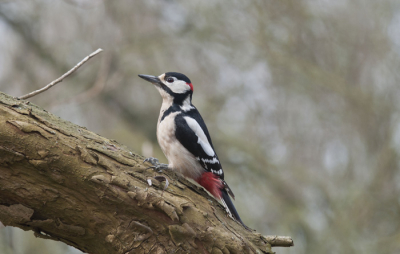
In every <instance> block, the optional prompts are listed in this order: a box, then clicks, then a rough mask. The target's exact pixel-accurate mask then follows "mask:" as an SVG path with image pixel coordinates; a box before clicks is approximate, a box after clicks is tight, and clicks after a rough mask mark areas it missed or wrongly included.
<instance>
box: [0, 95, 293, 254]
mask: <svg viewBox="0 0 400 254" xmlns="http://www.w3.org/2000/svg"><path fill="white" fill-rule="evenodd" d="M0 116H1V118H0V186H1V188H0V220H1V221H2V222H3V224H4V225H6V226H7V225H8V226H15V227H19V228H22V229H24V230H33V231H34V232H35V235H36V236H38V237H41V238H45V239H53V240H57V241H62V242H65V243H67V244H69V245H71V246H74V247H76V248H78V249H80V250H82V251H84V252H88V253H96V254H102V253H149V252H151V253H188V252H191V253H272V251H271V246H291V245H293V244H292V243H293V242H292V241H291V239H290V238H284V237H274V236H262V235H261V234H259V233H256V232H250V231H248V230H246V229H245V228H243V226H242V225H241V224H239V223H237V222H235V221H233V220H232V219H230V218H229V217H227V216H226V213H225V211H224V209H223V207H222V206H221V205H220V204H219V202H217V200H215V199H214V198H213V197H212V196H210V195H209V194H208V193H207V192H206V191H205V190H204V189H203V188H202V187H200V186H199V185H197V184H196V183H194V182H192V181H190V180H187V179H186V178H183V177H181V176H180V175H178V174H177V173H175V172H169V173H168V174H165V173H155V172H154V171H152V170H151V169H147V168H148V166H149V165H143V163H142V161H143V159H144V158H143V157H141V156H139V155H136V154H134V153H132V152H130V151H129V150H128V149H127V148H126V147H124V146H123V145H121V144H118V143H117V142H115V141H112V140H109V139H107V138H104V137H101V136H99V135H97V134H95V133H93V132H90V131H88V130H86V129H85V128H83V127H80V126H77V125H74V124H72V123H70V122H67V121H64V120H62V119H60V118H58V117H56V116H54V115H52V114H50V113H48V112H46V111H44V110H43V109H41V108H39V107H37V106H35V105H33V104H26V103H24V102H22V101H20V100H17V99H14V98H12V97H11V96H8V95H5V94H3V93H0ZM159 176H162V177H166V178H168V179H169V182H170V183H169V185H168V187H167V188H166V190H164V186H165V185H164V184H162V183H161V182H159V180H160V179H163V178H162V177H159ZM149 178H150V179H151V180H152V186H149V184H148V182H147V180H148V179H149ZM157 179H158V180H157Z"/></svg>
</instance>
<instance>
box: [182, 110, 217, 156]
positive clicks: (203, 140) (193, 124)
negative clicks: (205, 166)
mask: <svg viewBox="0 0 400 254" xmlns="http://www.w3.org/2000/svg"><path fill="white" fill-rule="evenodd" d="M183 118H184V119H185V120H186V123H187V124H188V126H189V127H190V129H192V130H193V131H194V133H195V134H196V136H197V137H198V140H197V143H199V144H200V145H201V147H202V148H203V150H204V152H205V153H206V154H207V155H208V156H211V157H212V156H214V155H215V152H214V149H212V147H211V145H210V143H208V140H207V137H206V134H204V131H203V130H202V129H201V127H200V125H199V123H198V122H197V121H196V120H194V119H193V118H191V117H188V116H185V117H183Z"/></svg>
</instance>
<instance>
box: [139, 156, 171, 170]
mask: <svg viewBox="0 0 400 254" xmlns="http://www.w3.org/2000/svg"><path fill="white" fill-rule="evenodd" d="M145 162H149V163H150V164H151V165H153V166H150V167H148V168H147V169H149V168H152V169H154V170H157V171H158V172H162V171H163V170H167V169H168V164H164V163H160V162H159V161H158V159H157V158H153V157H149V158H147V159H145V160H144V161H143V163H145Z"/></svg>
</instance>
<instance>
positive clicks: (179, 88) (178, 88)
mask: <svg viewBox="0 0 400 254" xmlns="http://www.w3.org/2000/svg"><path fill="white" fill-rule="evenodd" d="M165 84H166V85H167V86H168V87H169V88H170V89H171V90H172V92H174V93H186V92H187V91H189V90H190V86H189V85H188V84H186V82H185V81H182V80H176V81H175V82H174V83H171V84H170V83H168V82H166V83H165Z"/></svg>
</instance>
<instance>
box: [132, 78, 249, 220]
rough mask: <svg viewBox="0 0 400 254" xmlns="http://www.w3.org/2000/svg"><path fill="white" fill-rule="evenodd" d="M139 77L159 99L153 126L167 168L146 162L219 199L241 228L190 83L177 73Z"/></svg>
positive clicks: (152, 160)
mask: <svg viewBox="0 0 400 254" xmlns="http://www.w3.org/2000/svg"><path fill="white" fill-rule="evenodd" d="M139 77H141V78H142V79H144V80H146V81H149V82H151V83H152V84H154V85H155V87H156V88H157V90H158V91H159V92H160V94H161V97H162V99H163V102H162V105H161V110H160V116H159V117H158V122H157V139H158V143H159V144H160V147H161V149H162V151H163V152H164V154H165V156H166V157H167V159H168V163H169V164H168V165H167V164H159V163H158V160H156V159H154V158H150V159H148V161H150V162H151V163H152V164H153V165H155V166H156V168H157V169H163V168H169V169H173V170H177V171H179V172H180V173H182V174H183V175H184V176H186V177H189V178H192V179H194V180H195V181H197V182H198V183H199V184H200V185H202V186H203V187H204V188H205V189H207V190H208V191H209V192H210V193H211V194H212V195H214V196H215V197H216V198H218V199H220V200H221V202H222V204H223V205H224V206H225V208H226V210H227V212H228V213H229V214H231V215H232V216H233V217H234V218H235V219H236V220H238V221H239V222H240V223H242V224H243V222H242V220H241V219H240V217H239V214H238V213H237V211H236V209H235V206H234V205H233V203H232V200H231V199H230V197H229V195H231V196H232V198H233V199H234V198H235V196H234V195H233V192H232V191H231V189H230V188H229V186H228V184H227V183H226V182H225V180H224V171H223V170H222V166H221V163H220V161H219V159H218V156H217V154H216V152H215V150H214V147H213V144H212V142H211V138H210V134H209V133H208V130H207V126H206V124H205V123H204V120H203V118H202V117H201V115H200V113H199V111H198V110H197V109H196V108H195V106H193V104H192V95H193V85H192V82H191V81H190V79H189V78H188V77H186V76H185V75H183V74H181V73H177V72H167V73H164V74H161V75H160V76H158V77H156V76H150V75H139ZM243 225H244V224H243Z"/></svg>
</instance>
